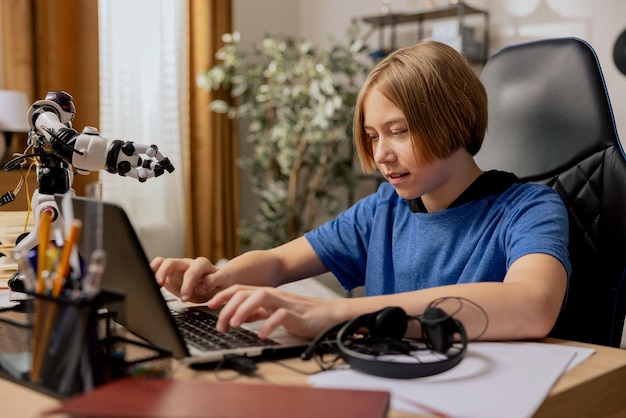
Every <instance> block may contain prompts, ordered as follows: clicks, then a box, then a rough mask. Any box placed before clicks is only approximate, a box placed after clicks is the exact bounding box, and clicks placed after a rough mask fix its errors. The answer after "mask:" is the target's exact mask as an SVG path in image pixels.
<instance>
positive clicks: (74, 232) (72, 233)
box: [52, 219, 83, 297]
mask: <svg viewBox="0 0 626 418" xmlns="http://www.w3.org/2000/svg"><path fill="white" fill-rule="evenodd" d="M82 226H83V224H82V222H81V221H80V220H79V219H74V220H73V221H72V223H71V225H70V229H69V232H68V236H67V239H66V240H65V244H63V251H62V252H61V259H60V261H59V266H58V269H57V275H56V278H55V281H54V285H53V287H52V296H54V297H57V296H59V294H60V293H61V287H62V286H63V281H64V280H65V278H66V277H67V275H68V273H69V270H70V255H71V254H72V248H74V245H76V242H77V241H78V235H79V234H80V230H81V228H82Z"/></svg>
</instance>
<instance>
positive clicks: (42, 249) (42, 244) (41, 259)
mask: <svg viewBox="0 0 626 418" xmlns="http://www.w3.org/2000/svg"><path fill="white" fill-rule="evenodd" d="M51 226H52V213H50V212H49V211H47V210H44V211H43V212H42V213H41V217H40V219H39V247H38V248H37V292H38V293H43V292H44V290H45V289H46V286H45V283H44V280H43V271H44V268H45V265H46V250H47V248H48V243H49V242H50V228H51Z"/></svg>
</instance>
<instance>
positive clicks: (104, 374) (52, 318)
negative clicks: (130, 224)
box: [0, 292, 171, 398]
mask: <svg viewBox="0 0 626 418" xmlns="http://www.w3.org/2000/svg"><path fill="white" fill-rule="evenodd" d="M31 296H32V297H31V298H29V299H27V300H26V301H24V302H23V303H22V304H21V305H20V306H19V307H18V308H14V309H9V310H4V311H2V312H0V367H1V375H2V377H5V378H9V379H11V380H14V381H16V382H18V383H20V384H24V385H27V386H30V387H32V388H34V389H37V390H40V391H42V392H46V393H48V394H51V395H53V396H56V397H59V398H65V397H68V396H71V395H75V394H78V393H82V392H87V391H89V390H91V389H93V388H94V387H96V386H99V385H101V384H103V383H106V382H108V381H111V380H114V379H117V378H120V377H126V376H132V375H142V376H145V375H150V376H153V377H154V376H158V377H163V376H168V375H169V373H170V368H171V355H170V352H169V351H167V350H165V349H162V348H159V347H155V346H152V345H151V344H148V343H146V342H143V341H140V340H133V339H132V338H129V337H127V336H126V333H125V331H124V330H123V328H120V326H119V325H118V324H117V323H116V322H115V319H116V316H117V312H118V311H119V310H121V309H123V300H124V297H123V295H121V294H117V293H112V292H100V293H99V294H98V295H96V296H95V297H94V298H91V299H78V298H76V299H72V298H65V297H58V298H52V297H49V296H46V295H39V294H32V295H31ZM104 307H106V309H103V308H104Z"/></svg>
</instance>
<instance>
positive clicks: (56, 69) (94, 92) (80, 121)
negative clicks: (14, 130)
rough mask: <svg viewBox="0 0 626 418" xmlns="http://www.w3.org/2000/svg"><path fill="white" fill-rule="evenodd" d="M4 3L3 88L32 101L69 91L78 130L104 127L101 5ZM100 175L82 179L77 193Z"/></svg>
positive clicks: (73, 0) (67, 0) (87, 1)
mask: <svg viewBox="0 0 626 418" xmlns="http://www.w3.org/2000/svg"><path fill="white" fill-rule="evenodd" d="M0 1H1V3H0V13H2V54H3V56H2V64H3V68H2V74H3V75H4V80H3V88H5V89H9V90H21V91H25V92H27V94H28V97H29V100H31V101H35V100H38V99H42V98H44V97H45V95H46V93H47V92H48V91H50V90H65V91H66V92H68V93H70V94H71V95H72V96H73V97H74V103H75V105H76V119H75V121H74V126H75V127H76V128H78V129H79V130H80V129H82V128H83V127H84V126H87V125H90V126H98V114H99V109H98V101H99V96H98V2H97V0H55V1H49V0H0ZM21 150H22V149H20V151H21ZM97 176H98V173H92V174H90V175H89V176H76V178H75V181H74V188H75V189H76V191H77V193H79V194H82V192H83V190H84V185H85V184H87V183H89V182H92V181H95V180H96V179H97Z"/></svg>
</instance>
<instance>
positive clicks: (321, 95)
mask: <svg viewBox="0 0 626 418" xmlns="http://www.w3.org/2000/svg"><path fill="white" fill-rule="evenodd" d="M223 41H224V46H223V47H222V48H221V49H220V50H219V51H218V52H217V54H216V58H218V60H219V61H220V62H219V63H218V64H216V65H215V66H213V67H212V68H210V69H208V70H207V71H206V72H204V73H202V74H200V75H199V76H198V85H199V86H200V87H202V88H205V89H207V90H217V89H220V88H223V89H228V90H229V91H230V94H231V96H232V97H233V98H234V99H235V100H234V103H235V104H234V105H229V104H228V103H227V102H225V101H222V100H215V101H213V102H212V103H211V110H212V111H214V112H220V113H227V114H228V115H229V117H231V118H245V120H247V122H248V129H247V131H248V132H247V140H248V142H249V143H250V144H251V146H252V147H253V154H252V156H251V157H250V158H242V159H240V161H239V163H240V166H241V167H242V168H243V169H245V170H247V173H248V175H249V178H250V181H251V183H252V189H253V191H254V192H255V193H256V194H257V195H258V198H259V210H258V212H257V216H256V218H255V219H254V221H253V222H242V225H241V229H240V231H239V233H240V236H241V240H242V245H244V246H246V247H251V248H269V247H272V246H275V245H278V244H281V243H284V242H286V241H287V240H290V239H292V238H295V237H297V236H299V235H301V234H302V233H304V232H306V231H308V230H310V229H312V228H313V227H314V226H316V223H317V222H319V220H320V218H323V217H324V216H326V215H333V214H335V213H336V212H338V211H339V209H341V207H342V203H341V202H342V200H343V201H344V202H345V196H346V195H347V192H349V191H350V190H351V188H353V187H354V184H355V181H354V174H353V173H354V170H353V156H352V141H351V126H352V114H353V107H354V102H355V100H356V95H357V93H358V88H359V84H360V81H361V78H362V76H363V75H364V74H365V73H366V71H367V65H366V64H365V63H364V62H362V60H360V59H359V58H360V55H361V54H362V53H363V51H364V50H365V45H364V40H363V39H362V37H360V26H359V25H358V24H353V25H352V26H351V27H350V28H349V30H348V32H347V36H346V37H345V38H344V39H343V40H342V41H334V40H331V41H332V45H331V47H330V48H329V49H327V50H324V49H319V48H317V47H315V46H314V45H313V44H312V43H311V42H309V41H307V40H306V39H300V38H296V37H288V36H269V35H268V36H266V37H265V38H264V39H263V41H262V43H261V44H260V45H254V46H253V48H252V51H251V52H252V56H250V55H249V54H250V52H248V55H247V54H246V53H244V52H242V51H241V48H240V45H239V42H240V35H239V34H238V33H232V34H225V35H224V36H223ZM342 198H343V199H342Z"/></svg>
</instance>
